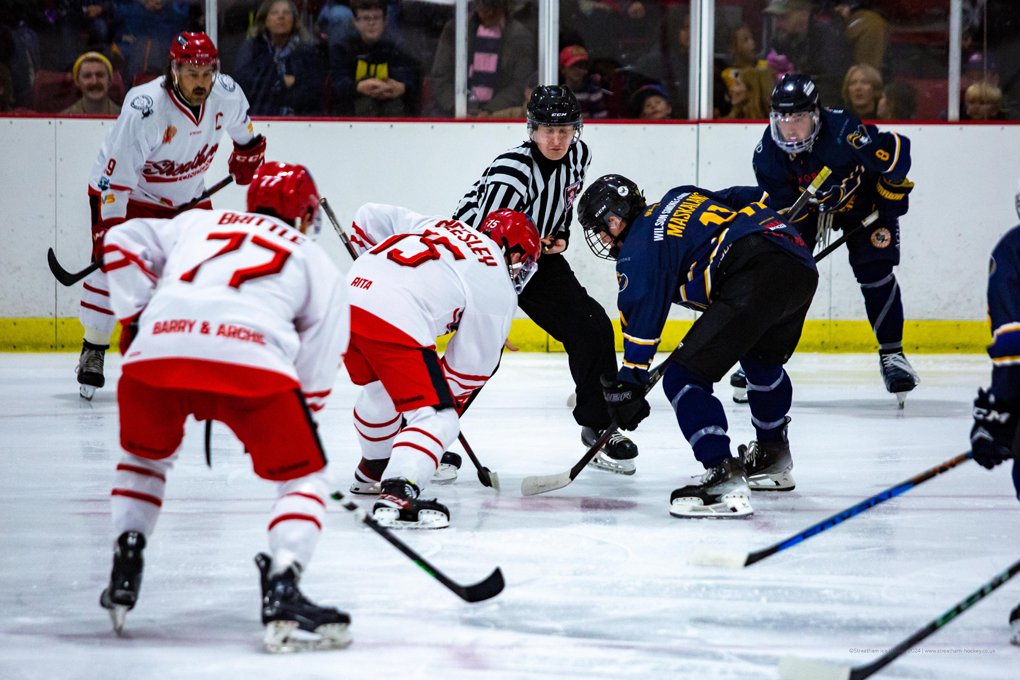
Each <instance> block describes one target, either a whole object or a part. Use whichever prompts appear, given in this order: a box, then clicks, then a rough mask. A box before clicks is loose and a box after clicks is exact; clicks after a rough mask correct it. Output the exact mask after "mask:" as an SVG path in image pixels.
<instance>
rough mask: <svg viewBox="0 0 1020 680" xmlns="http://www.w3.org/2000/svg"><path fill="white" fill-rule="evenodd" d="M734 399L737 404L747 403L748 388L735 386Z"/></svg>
mask: <svg viewBox="0 0 1020 680" xmlns="http://www.w3.org/2000/svg"><path fill="white" fill-rule="evenodd" d="M733 401H734V402H735V403H737V404H746V403H747V388H746V387H745V388H740V387H734V388H733Z"/></svg>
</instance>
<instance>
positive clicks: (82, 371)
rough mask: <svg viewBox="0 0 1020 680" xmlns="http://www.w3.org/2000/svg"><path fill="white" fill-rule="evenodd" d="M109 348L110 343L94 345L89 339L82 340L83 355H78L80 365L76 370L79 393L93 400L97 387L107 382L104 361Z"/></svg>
mask: <svg viewBox="0 0 1020 680" xmlns="http://www.w3.org/2000/svg"><path fill="white" fill-rule="evenodd" d="M108 349H110V346H109V345H93V344H92V343H91V342H88V341H87V340H82V343H81V355H80V356H79V357H78V367H77V368H75V369H74V372H75V373H77V374H78V394H80V395H81V396H82V397H83V398H84V399H88V400H90V401H91V400H92V397H93V396H94V395H95V393H96V388H99V387H102V386H103V385H105V384H106V378H105V377H103V363H104V362H105V359H106V350H108Z"/></svg>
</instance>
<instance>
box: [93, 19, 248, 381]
mask: <svg viewBox="0 0 1020 680" xmlns="http://www.w3.org/2000/svg"><path fill="white" fill-rule="evenodd" d="M124 102H125V105H124V108H123V109H122V111H121V113H120V116H119V117H118V118H117V122H116V123H115V124H114V126H113V127H112V128H111V129H110V132H109V133H108V134H107V135H106V139H105V141H104V142H103V147H102V149H101V150H100V152H99V156H98V158H96V162H95V164H94V166H93V168H92V172H91V174H90V177H89V190H88V193H89V206H90V211H91V221H92V259H93V261H95V260H98V259H99V256H100V253H101V252H102V248H103V235H104V234H105V233H106V232H107V230H109V229H111V228H113V227H115V226H117V225H118V224H120V223H121V222H123V221H124V220H126V219H131V218H133V217H160V218H170V217H173V216H174V215H176V214H177V213H178V211H179V208H180V206H182V205H184V204H185V203H188V202H189V201H191V200H192V199H195V198H198V197H199V196H201V195H202V193H203V192H204V191H205V182H204V177H205V173H206V171H207V170H208V169H209V166H210V164H211V163H212V161H213V157H214V156H215V155H216V150H217V149H218V148H219V144H220V140H221V138H222V136H223V133H224V132H226V133H227V135H229V136H230V138H231V139H232V140H233V142H234V152H233V154H232V155H231V157H230V166H229V167H230V174H231V175H232V176H233V177H234V180H235V181H236V182H237V183H238V184H240V185H246V184H248V183H249V182H250V181H251V178H252V175H253V174H254V173H255V169H256V168H257V167H258V166H259V165H261V164H262V161H263V158H264V157H265V150H266V140H265V138H264V137H263V136H262V135H256V134H254V130H253V127H252V124H251V120H250V119H249V118H248V100H247V99H246V98H245V96H244V93H243V92H242V91H241V88H239V87H238V86H237V83H235V82H234V81H233V80H232V79H231V78H230V77H229V76H227V75H224V74H221V73H219V53H218V52H217V50H216V47H215V45H213V43H212V40H210V39H209V36H208V35H206V34H205V33H181V34H180V35H178V36H177V38H176V39H175V40H174V41H173V42H172V43H171V46H170V58H169V61H168V63H167V69H166V74H165V75H164V76H163V77H162V78H157V79H156V80H153V81H150V82H148V83H145V84H144V85H139V86H138V87H135V88H132V89H131V90H129V91H128V93H127V95H126V96H125V98H124ZM197 207H199V208H211V207H212V204H211V203H210V202H208V201H204V202H202V203H200V204H199V205H198V206H197ZM79 316H80V318H81V323H82V326H84V327H85V337H84V340H83V343H82V351H81V356H80V357H79V359H78V367H77V373H78V384H79V388H78V389H79V392H80V394H81V396H82V397H84V398H86V399H91V398H92V397H93V395H94V394H95V391H96V388H98V387H102V386H103V385H104V384H105V378H104V376H103V362H104V358H105V351H106V349H107V348H108V347H109V344H110V336H111V334H112V333H113V329H114V326H115V325H116V323H117V320H116V318H115V317H114V315H113V310H112V309H111V308H110V296H109V288H108V286H107V282H106V276H105V275H104V274H103V273H102V271H96V272H95V273H94V274H92V275H91V276H89V277H88V278H87V279H85V283H84V289H83V291H82V297H81V307H80V310H79Z"/></svg>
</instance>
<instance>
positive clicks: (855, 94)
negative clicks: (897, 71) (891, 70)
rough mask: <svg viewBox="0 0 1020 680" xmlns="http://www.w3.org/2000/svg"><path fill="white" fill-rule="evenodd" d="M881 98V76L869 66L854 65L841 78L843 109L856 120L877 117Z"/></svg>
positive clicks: (875, 69)
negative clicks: (855, 117) (856, 118)
mask: <svg viewBox="0 0 1020 680" xmlns="http://www.w3.org/2000/svg"><path fill="white" fill-rule="evenodd" d="M881 98H882V74H881V73H879V72H878V69H877V68H875V67H874V66H871V65H869V64H854V65H853V66H851V67H850V70H848V71H847V72H846V77H845V78H843V108H845V109H846V110H847V111H849V112H850V113H852V114H854V115H855V116H857V117H858V118H860V119H862V120H864V119H873V118H877V117H878V100H879V99H881Z"/></svg>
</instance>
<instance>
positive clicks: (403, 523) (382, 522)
mask: <svg viewBox="0 0 1020 680" xmlns="http://www.w3.org/2000/svg"><path fill="white" fill-rule="evenodd" d="M372 519H374V520H375V522H376V524H378V525H379V526H382V527H386V528H387V529H445V528H446V527H448V526H450V518H449V517H447V516H446V515H444V514H443V513H441V512H439V511H438V510H419V511H418V519H417V521H413V522H412V521H408V520H402V519H400V510H398V509H397V508H378V509H377V510H375V511H373V512H372Z"/></svg>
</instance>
